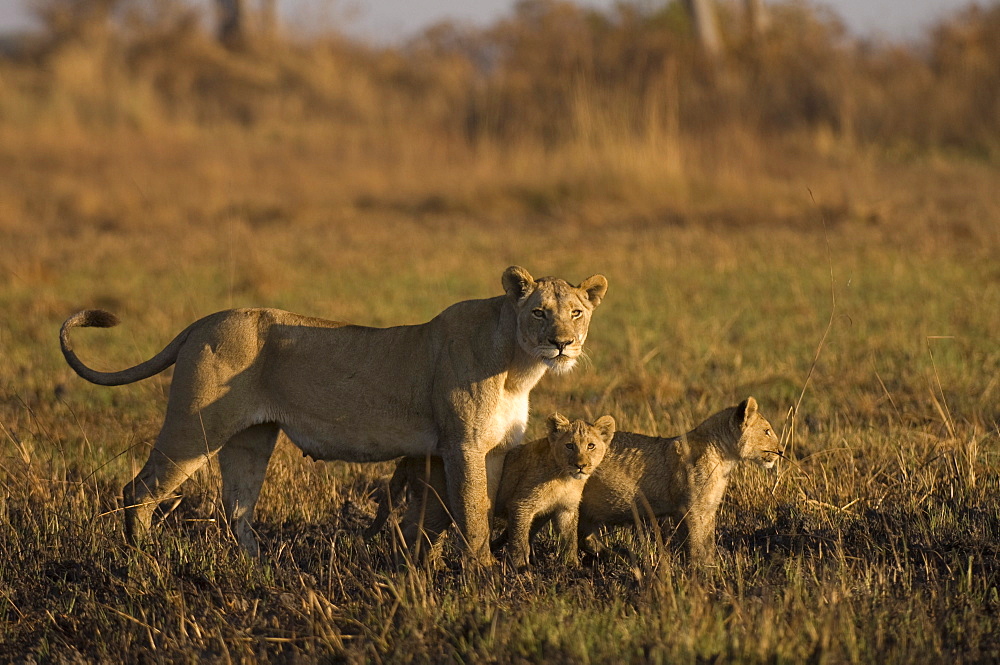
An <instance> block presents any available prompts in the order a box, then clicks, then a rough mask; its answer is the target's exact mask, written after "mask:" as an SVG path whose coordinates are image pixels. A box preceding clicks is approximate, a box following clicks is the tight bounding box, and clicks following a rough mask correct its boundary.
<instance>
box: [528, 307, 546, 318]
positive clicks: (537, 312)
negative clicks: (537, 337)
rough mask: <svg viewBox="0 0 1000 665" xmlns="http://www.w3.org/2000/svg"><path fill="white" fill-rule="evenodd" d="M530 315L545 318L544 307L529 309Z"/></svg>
mask: <svg viewBox="0 0 1000 665" xmlns="http://www.w3.org/2000/svg"><path fill="white" fill-rule="evenodd" d="M531 315H532V316H533V317H535V318H536V319H544V318H545V310H544V309H533V310H531Z"/></svg>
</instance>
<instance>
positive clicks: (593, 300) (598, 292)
mask: <svg viewBox="0 0 1000 665" xmlns="http://www.w3.org/2000/svg"><path fill="white" fill-rule="evenodd" d="M580 288H581V289H583V290H584V291H586V292H587V298H588V299H589V300H590V304H591V305H593V306H594V307H597V306H598V305H600V304H601V300H603V299H604V294H605V293H607V292H608V280H607V278H606V277H605V276H604V275H592V276H591V277H588V278H587V279H585V280H583V282H581V283H580Z"/></svg>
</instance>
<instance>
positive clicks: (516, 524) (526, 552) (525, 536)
mask: <svg viewBox="0 0 1000 665" xmlns="http://www.w3.org/2000/svg"><path fill="white" fill-rule="evenodd" d="M534 521H535V513H534V512H533V511H532V510H530V509H529V508H528V507H527V506H521V505H514V506H511V508H510V510H509V511H508V512H507V549H508V550H509V551H510V558H511V561H513V563H514V567H515V568H517V569H518V570H523V569H525V568H527V567H528V566H529V565H530V560H529V557H530V556H531V536H532V535H533V534H534V533H535V532H536V531H538V529H539V528H541V525H538V526H536V527H535V528H532V527H533V526H534V525H533V522H534Z"/></svg>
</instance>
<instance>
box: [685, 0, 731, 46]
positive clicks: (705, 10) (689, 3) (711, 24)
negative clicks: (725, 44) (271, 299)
mask: <svg viewBox="0 0 1000 665" xmlns="http://www.w3.org/2000/svg"><path fill="white" fill-rule="evenodd" d="M684 6H685V7H686V8H687V11H688V14H689V15H690V16H691V23H692V25H693V26H694V32H695V36H696V37H697V39H698V44H699V45H700V46H701V49H702V51H704V53H705V55H707V56H708V57H709V58H711V59H713V60H714V59H716V58H718V57H719V56H720V55H721V54H722V38H721V37H720V36H719V25H718V22H717V21H716V20H715V9H714V7H713V6H712V0H684Z"/></svg>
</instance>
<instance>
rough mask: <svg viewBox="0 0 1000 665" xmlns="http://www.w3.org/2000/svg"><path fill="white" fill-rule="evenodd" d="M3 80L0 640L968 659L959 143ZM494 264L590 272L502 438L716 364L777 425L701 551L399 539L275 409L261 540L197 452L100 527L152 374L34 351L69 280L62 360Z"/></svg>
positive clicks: (369, 476)
mask: <svg viewBox="0 0 1000 665" xmlns="http://www.w3.org/2000/svg"><path fill="white" fill-rule="evenodd" d="M3 71H7V70H2V68H0V72H3ZM18 71H20V70H18ZM8 73H9V72H8ZM22 73H23V72H22ZM5 80H6V81H7V82H8V83H9V82H10V80H11V78H10V77H8V78H7V79H5ZM8 102H9V98H8ZM52 103H55V102H53V100H52V99H51V98H48V99H47V101H46V102H45V104H52ZM39 104H40V105H41V104H42V103H41V102H39ZM11 108H12V107H11V106H10V104H9V103H8V106H4V105H3V104H0V249H2V251H0V311H2V312H3V313H4V315H3V317H0V361H2V368H0V627H2V628H0V660H2V661H4V662H51V663H61V662H66V663H77V662H281V663H286V662H413V661H419V662H439V661H443V660H447V661H454V662H480V661H482V662H499V663H522V662H542V661H544V662H547V663H559V662H567V663H570V662H572V663H577V662H663V663H709V662H712V663H714V662H747V663H758V662H767V663H786V662H787V663H798V662H810V663H847V662H884V663H938V662H942V661H947V662H954V663H974V662H996V661H997V660H998V659H1000V343H998V342H1000V333H998V330H1000V263H998V262H997V259H996V257H997V256H998V255H1000V199H998V198H997V195H996V192H997V191H998V186H1000V166H998V164H997V163H996V160H995V159H992V158H990V157H989V155H984V154H983V153H981V152H976V151H971V152H970V151H964V150H955V149H952V148H949V147H947V146H945V147H941V148H939V149H928V150H919V151H913V150H901V151H900V150H889V149H886V148H885V147H884V146H883V147H872V146H865V145H859V144H858V143H857V142H856V141H854V140H848V139H846V138H844V137H843V136H839V137H838V136H836V135H834V136H831V135H830V134H828V133H827V132H826V130H822V129H815V128H814V129H811V130H809V131H802V132H798V131H796V132H790V133H788V134H784V135H781V136H774V135H767V134H758V133H751V132H746V131H738V128H733V127H729V128H727V129H726V132H724V133H717V134H711V135H705V134H695V133H692V135H690V136H688V135H684V134H682V135H681V136H679V137H678V136H674V137H670V136H667V137H666V138H662V141H660V140H657V141H652V142H650V141H646V140H645V138H649V137H648V136H647V137H645V138H643V137H640V139H642V140H639V139H636V138H635V137H633V138H631V139H628V138H623V139H621V140H620V141H618V142H615V143H613V144H602V143H600V142H593V141H583V142H580V141H571V142H570V143H568V144H566V145H562V146H560V147H558V148H556V149H553V148H551V147H549V148H545V147H542V146H540V145H538V144H536V143H531V142H529V141H524V142H521V143H519V144H517V145H511V146H507V147H506V148H504V147H502V146H501V144H500V143H490V142H488V141H487V142H483V143H480V144H476V145H475V146H472V147H471V148H470V147H469V146H464V147H462V146H461V145H459V144H457V143H449V142H448V141H445V140H439V139H441V136H439V135H436V134H433V133H429V132H428V131H426V128H423V129H421V130H420V131H414V132H413V133H412V135H407V128H406V127H405V126H402V127H400V126H395V125H393V126H391V127H390V129H388V130H387V131H389V132H390V135H389V137H388V139H387V141H386V142H385V144H378V143H377V142H376V143H371V142H372V141H374V139H373V138H372V136H371V135H368V134H364V135H363V137H362V134H359V133H357V132H355V133H344V132H342V131H341V130H343V127H342V126H339V125H338V126H337V127H333V128H330V127H326V128H324V127H320V126H317V125H315V124H308V123H307V124H306V125H303V126H301V127H293V126H289V125H283V124H281V123H274V124H266V123H265V125H264V126H263V127H262V126H261V125H250V126H243V125H240V124H239V123H233V122H222V121H206V122H205V123H204V124H197V123H192V122H190V121H188V120H183V119H182V120H178V121H176V122H167V121H164V120H161V121H158V124H154V125H142V123H139V125H138V126H136V125H134V124H131V123H128V122H125V123H107V124H101V123H98V124H97V125H92V124H88V123H87V122H83V121H81V120H80V118H79V116H78V115H74V114H72V113H70V114H68V115H66V114H64V115H60V113H63V112H62V111H58V108H56V110H53V108H55V107H48V106H46V108H48V109H49V110H48V111H47V112H46V113H48V115H46V114H45V113H43V114H41V115H40V116H39V117H38V118H35V119H33V120H30V121H29V120H26V119H25V118H27V117H28V115H30V113H29V112H28V111H27V110H26V111H24V114H23V116H18V115H17V114H16V113H12V112H11V111H10V109H11ZM18 108H21V107H18ZM29 110H30V109H29ZM365 131H372V132H374V131H375V130H373V129H371V128H368V129H367V130H365ZM359 137H362V138H363V140H362V138H359ZM372 145H378V146H381V148H380V151H375V152H372V151H371V150H370V148H371V146H372ZM511 264H519V265H522V266H524V267H526V268H527V269H528V270H529V271H531V272H532V273H533V274H535V275H536V276H539V275H543V274H552V275H557V276H561V277H564V278H566V279H568V280H570V281H579V280H582V279H583V278H585V277H587V276H589V275H591V274H593V273H597V272H600V273H603V274H604V275H606V276H607V278H608V281H609V284H610V288H609V291H608V295H607V298H606V300H605V301H604V303H603V304H602V305H601V307H600V308H599V309H598V310H597V311H596V313H595V316H594V319H593V323H592V326H591V334H590V337H589V339H588V342H587V349H588V356H589V360H588V362H586V363H583V364H582V366H580V367H578V368H577V369H576V370H575V371H574V372H573V373H571V374H569V375H566V376H563V377H551V376H550V377H545V378H544V379H543V380H542V382H541V383H540V384H539V386H538V388H536V390H535V392H534V393H533V402H532V421H531V426H530V431H529V435H535V434H538V433H539V432H540V421H541V416H544V415H545V414H547V413H549V412H550V411H552V410H555V409H558V410H560V411H561V412H563V413H564V414H566V415H568V416H570V417H573V418H576V417H588V418H593V417H597V416H600V415H603V414H605V413H610V414H612V415H614V416H615V418H616V419H617V421H618V424H619V428H620V429H626V430H631V431H639V432H644V433H650V434H661V435H671V434H677V433H680V432H682V431H684V430H685V429H687V428H689V427H691V426H693V425H694V424H696V423H697V422H699V421H700V420H701V419H703V418H704V417H706V416H708V415H710V414H711V413H714V412H715V411H717V410H719V409H721V408H723V407H726V406H729V405H732V404H735V403H737V402H738V401H739V400H742V399H744V398H745V397H747V396H748V395H753V396H754V397H756V398H757V400H758V401H759V402H760V404H761V407H762V409H763V411H764V413H765V414H766V415H767V416H768V417H769V418H770V420H771V421H772V423H774V424H775V426H776V427H777V429H779V430H780V431H781V432H782V440H783V442H784V443H785V445H786V448H785V451H786V455H787V457H788V459H787V460H786V461H782V462H781V463H780V464H779V466H778V469H777V471H776V472H771V473H768V472H764V471H762V470H759V469H756V468H748V469H741V470H740V472H739V473H738V474H737V476H736V477H735V478H734V480H733V482H732V484H731V486H730V490H729V493H728V495H727V497H726V500H725V502H724V504H723V507H722V511H721V514H720V520H719V533H718V543H719V553H720V556H719V561H718V565H717V566H715V567H713V568H708V569H695V568H692V567H691V566H689V565H688V563H686V562H685V560H684V558H683V557H682V556H680V555H679V554H678V551H677V550H676V548H675V547H673V545H672V544H671V543H670V542H669V536H670V534H669V533H667V534H663V536H664V537H665V538H666V539H667V541H668V542H667V543H666V544H665V545H664V544H662V543H661V542H660V538H658V537H657V534H655V533H649V532H635V531H633V530H621V531H617V532H615V533H614V534H612V535H611V537H610V541H611V543H612V544H614V545H616V546H617V547H618V551H619V554H618V556H615V557H612V558H610V559H608V560H601V561H597V562H592V563H590V564H589V565H585V566H584V567H582V568H581V569H579V570H568V569H565V568H563V567H561V566H560V565H558V564H556V563H554V561H553V559H554V557H553V554H554V543H553V542H552V540H551V538H545V539H543V542H542V543H541V544H540V548H539V551H538V555H539V556H538V559H539V565H538V566H537V567H536V568H535V569H534V570H532V571H531V572H529V573H525V574H521V575H516V574H515V573H514V572H513V571H510V570H507V569H506V568H501V569H498V570H495V571H492V572H489V573H481V572H469V571H463V570H462V569H461V567H459V566H458V565H453V564H450V563H449V564H446V565H444V566H443V567H441V568H435V569H428V568H421V567H413V566H400V565H398V564H399V562H400V557H401V553H400V547H399V544H398V542H397V541H396V539H395V538H394V537H393V536H392V534H390V533H386V534H383V535H381V536H379V537H378V538H377V539H376V540H375V541H374V542H373V543H370V544H365V543H364V542H363V541H362V539H361V535H360V534H361V532H362V530H363V529H364V527H365V526H366V525H367V523H368V520H369V519H370V517H371V516H372V515H373V513H374V505H373V503H372V502H371V500H370V498H369V493H370V492H371V491H372V490H373V489H375V488H376V487H377V486H378V485H379V483H380V479H381V478H382V477H383V476H384V475H385V474H387V473H388V472H389V470H390V469H391V467H390V466H389V465H387V464H372V465H359V464H344V463H337V462H330V463H313V462H310V461H308V460H306V459H304V458H303V457H302V456H301V455H300V454H299V453H298V451H297V450H296V449H295V448H294V447H293V446H292V445H291V444H289V443H288V442H287V441H284V440H282V441H281V442H279V447H278V451H277V453H276V454H275V457H274V459H273V460H272V463H271V467H270V468H269V471H268V479H267V481H266V483H265V486H264V491H263V494H262V498H261V501H260V504H259V506H258V514H257V521H258V525H259V532H260V535H261V540H262V545H263V550H264V556H263V558H262V560H260V561H251V560H248V559H246V558H245V557H244V556H243V555H242V554H241V552H240V551H239V549H238V548H237V547H236V545H235V543H234V542H233V541H232V539H231V538H230V537H229V536H228V534H227V533H225V531H224V529H223V528H221V526H220V521H219V515H220V508H219V496H218V495H219V478H218V474H217V473H216V471H215V470H213V469H210V468H206V469H205V470H204V471H203V472H199V474H197V475H196V476H195V477H194V478H192V479H191V480H190V481H188V482H187V483H186V484H185V485H184V486H183V487H182V490H183V492H184V500H183V501H182V502H181V503H180V504H179V506H178V507H177V508H176V510H174V511H173V512H171V513H169V514H168V515H166V516H165V518H164V519H163V521H162V524H160V526H159V527H158V528H157V530H156V534H155V537H154V539H153V542H152V543H151V544H150V545H149V547H147V548H145V549H144V550H143V551H137V550H134V549H131V548H129V547H127V546H126V545H125V542H124V538H123V535H122V533H121V527H120V524H121V515H120V510H119V502H120V490H121V487H122V485H124V483H125V482H126V481H127V480H128V479H130V478H131V477H132V476H133V475H134V473H135V471H136V469H137V467H138V465H141V464H142V463H143V462H144V461H145V458H146V455H147V453H148V447H149V445H150V443H151V442H152V440H153V438H154V437H155V435H156V432H157V430H158V427H159V424H160V421H161V418H162V413H163V407H164V405H165V402H166V393H167V389H168V386H169V381H170V372H169V371H168V372H166V373H164V375H162V376H158V377H156V378H154V379H150V380H148V381H145V382H142V383H138V384H134V385H130V386H123V387H119V388H102V387H98V386H94V385H90V384H88V383H86V382H84V381H83V380H82V379H79V378H78V377H76V375H74V374H73V373H72V371H71V370H70V369H69V368H68V367H67V366H66V365H65V363H64V361H63V359H62V357H61V355H60V353H59V347H58V339H57V333H58V327H59V325H60V324H61V322H62V321H63V320H64V319H65V318H66V317H67V316H68V315H69V314H71V313H73V312H75V311H77V310H79V309H82V308H85V307H95V306H96V307H103V308H107V309H110V310H112V311H114V312H115V313H117V314H118V315H119V316H120V318H121V319H122V321H123V323H122V325H121V326H119V327H118V328H115V329H113V330H99V331H79V333H78V335H77V337H76V338H77V340H78V341H77V344H78V352H79V353H80V356H81V358H82V359H84V361H85V362H87V363H88V364H90V365H92V366H94V367H97V368H99V369H113V368H121V367H124V366H128V365H131V364H135V363H136V362H138V361H140V360H143V359H145V358H147V357H149V356H150V355H152V354H153V353H154V352H156V351H158V350H159V349H160V348H161V347H162V346H163V345H164V344H165V343H166V342H167V341H169V340H170V339H171V338H172V337H173V336H174V335H175V334H176V333H177V332H179V331H180V330H181V329H182V328H183V327H185V326H186V325H187V324H188V323H189V322H191V321H192V320H194V319H195V318H198V317H200V316H202V315H205V314H208V313H211V312H213V311H217V310H219V309H224V308H228V307H234V306H270V307H280V308H284V309H289V310H292V311H296V312H300V313H303V314H309V315H315V316H322V317H328V318H336V319H341V320H349V321H353V322H357V323H364V324H371V325H393V324H401V323H418V322H421V321H425V320H427V319H429V318H430V317H432V316H433V315H434V314H436V313H437V312H439V311H440V310H441V309H443V308H444V307H446V306H448V305H449V304H451V303H453V302H455V301H458V300H462V299H467V298H479V297H488V296H492V295H498V294H499V293H501V287H500V275H501V273H502V271H503V270H504V268H506V267H507V266H508V265H511ZM795 407H797V410H795ZM446 552H448V553H450V554H451V555H455V550H454V549H453V546H452V545H448V546H447V548H446Z"/></svg>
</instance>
